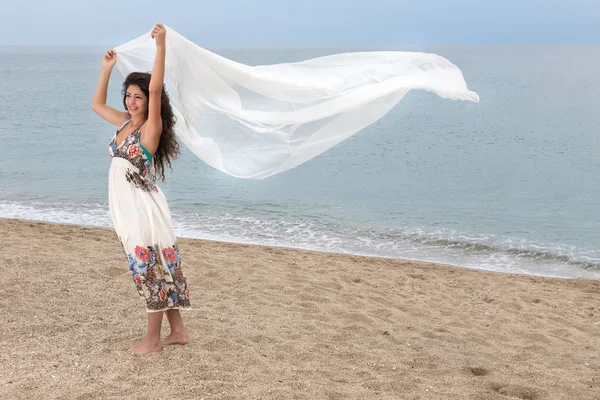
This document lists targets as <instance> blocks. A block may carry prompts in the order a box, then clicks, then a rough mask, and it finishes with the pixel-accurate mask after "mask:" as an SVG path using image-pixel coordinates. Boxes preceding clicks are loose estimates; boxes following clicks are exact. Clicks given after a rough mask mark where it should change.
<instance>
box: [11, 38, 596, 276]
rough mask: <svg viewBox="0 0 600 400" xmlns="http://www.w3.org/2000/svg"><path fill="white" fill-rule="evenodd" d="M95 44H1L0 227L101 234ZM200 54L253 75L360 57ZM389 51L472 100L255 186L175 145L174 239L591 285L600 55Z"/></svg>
mask: <svg viewBox="0 0 600 400" xmlns="http://www.w3.org/2000/svg"><path fill="white" fill-rule="evenodd" d="M105 50H107V49H106V48H101V47H10V46H9V47H0V76H1V77H2V79H0V138H1V139H2V155H1V157H0V217H3V218H21V219H27V220H39V221H48V222H59V223H70V224H79V225H86V226H100V227H111V221H110V217H109V215H108V201H107V173H108V168H109V164H110V156H109V155H108V151H107V145H108V142H109V141H110V140H111V138H112V135H113V134H114V131H115V127H113V126H111V125H110V124H108V123H106V122H104V121H103V120H102V119H101V118H100V117H98V116H97V115H96V114H95V113H94V112H93V111H92V110H91V99H92V94H93V91H94V88H95V85H96V82H97V79H98V75H99V71H100V63H101V57H102V55H103V53H104V51H105ZM210 50H213V51H215V52H218V53H219V54H221V55H223V56H225V57H228V58H231V59H234V60H236V61H239V62H243V63H246V64H251V65H258V64H271V63H279V62H289V61H300V60H304V59H307V58H311V57H316V56H321V55H325V54H332V53H338V52H342V51H358V50H365V49H237V50H236V49H222V50H219V49H210ZM387 50H408V51H424V52H433V53H437V54H440V55H442V56H444V57H446V58H448V59H449V60H450V61H452V62H453V63H455V64H456V65H458V67H459V68H460V69H461V70H462V72H463V74H464V75H465V79H466V81H467V84H468V86H469V88H470V89H471V90H473V91H475V92H477V93H478V94H479V96H480V98H481V101H480V103H479V104H476V103H470V102H459V101H450V100H444V99H441V98H439V97H437V96H435V95H433V94H431V93H427V92H417V91H415V92H410V93H409V94H408V95H407V96H406V97H405V99H404V100H403V101H402V102H401V103H400V104H399V105H398V106H397V107H396V108H394V109H393V110H392V111H391V112H390V113H389V114H387V115H386V116H385V117H384V118H382V119H381V120H379V121H378V122H377V123H375V124H373V125H371V126H369V127H368V128H366V129H364V130H363V131H361V132H359V133H358V134H356V135H355V136H353V137H352V138H350V139H348V140H347V141H345V142H343V143H341V144H339V145H338V146H336V147H334V148H332V149H331V150H329V151H327V152H325V153H324V154H322V155H320V156H318V157H316V158H314V159H312V160H310V161H309V162H307V163H305V164H303V165H300V166H298V167H296V168H294V169H292V170H289V171H286V172H284V173H281V174H279V175H276V176H273V177H270V178H267V179H264V180H244V179H238V178H233V177H230V176H228V175H225V174H223V173H222V172H219V171H216V170H214V169H212V168H211V167H209V166H207V165H206V164H204V163H203V162H202V161H200V160H199V159H198V158H196V157H195V156H194V155H193V154H191V152H189V151H188V150H187V149H186V148H185V147H183V145H182V154H181V156H180V157H179V158H178V159H177V160H176V161H175V162H174V163H173V171H169V170H167V172H168V175H167V182H166V183H164V184H162V183H161V184H160V186H161V188H162V189H163V191H164V192H165V195H166V196H167V199H168V201H169V205H170V207H171V211H172V213H173V219H174V225H175V231H176V233H177V234H178V235H179V236H181V237H190V238H200V239H209V240H222V241H229V242H240V243H253V244H268V245H272V246H285V247H293V248H302V249H313V250H319V251H325V252H335V253H348V254H359V255H371V256H380V257H391V258H402V259H413V260H422V261H431V262H441V263H447V264H454V265H459V266H463V267H468V268H477V269H485V270H494V271H502V272H516V273H524V274H533V275H541V276H557V277H565V278H594V279H597V278H600V229H599V227H600V211H599V210H600V187H599V185H598V184H597V181H598V175H599V173H600V157H599V156H600V135H599V133H600V117H598V115H600V114H599V112H598V111H599V110H600V100H599V94H600V76H599V75H598V73H597V65H599V64H600V51H599V50H600V46H566V45H565V46H420V47H418V48H417V47H411V46H406V47H399V48H395V49H390V48H387ZM121 82H122V76H120V74H119V73H118V71H117V70H116V69H115V71H114V72H113V76H112V79H111V84H110V87H109V99H108V103H109V104H110V105H113V106H116V107H120V106H121V98H120V84H121ZM115 240H117V239H116V237H115ZM5 250H6V249H5ZM8 251H10V249H8ZM183 256H184V255H183ZM184 260H185V258H184ZM124 262H125V259H124ZM184 262H185V261H184Z"/></svg>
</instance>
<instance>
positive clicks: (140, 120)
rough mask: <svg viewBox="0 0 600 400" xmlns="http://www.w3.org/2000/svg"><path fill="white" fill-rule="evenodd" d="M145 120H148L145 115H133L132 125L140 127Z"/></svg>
mask: <svg viewBox="0 0 600 400" xmlns="http://www.w3.org/2000/svg"><path fill="white" fill-rule="evenodd" d="M144 122H146V118H144V117H138V118H134V117H131V126H133V127H135V128H139V127H140V126H142V124H143V123H144Z"/></svg>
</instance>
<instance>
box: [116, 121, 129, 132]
mask: <svg viewBox="0 0 600 400" xmlns="http://www.w3.org/2000/svg"><path fill="white" fill-rule="evenodd" d="M130 121H131V120H130V119H128V120H127V121H125V122H124V123H123V125H121V126H120V127H119V129H117V132H120V131H121V129H123V128H124V127H125V125H127V124H128V123H129V122H130Z"/></svg>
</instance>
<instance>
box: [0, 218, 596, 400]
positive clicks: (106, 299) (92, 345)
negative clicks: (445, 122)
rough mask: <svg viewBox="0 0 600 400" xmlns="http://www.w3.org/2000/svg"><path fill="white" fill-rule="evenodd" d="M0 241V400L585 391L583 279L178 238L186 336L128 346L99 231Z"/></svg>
mask: <svg viewBox="0 0 600 400" xmlns="http://www.w3.org/2000/svg"><path fill="white" fill-rule="evenodd" d="M0 237H2V238H3V242H2V243H3V245H4V248H5V249H7V251H6V252H5V253H4V255H3V257H0V273H2V276H3V277H4V280H3V284H2V285H1V286H0V287H2V291H1V292H0V293H1V294H2V295H1V296H0V307H1V308H2V310H3V316H4V319H5V323H4V324H2V326H1V327H0V343H1V345H2V352H3V355H2V358H3V363H2V366H1V367H0V397H2V398H10V399H23V400H25V399H31V398H63V397H73V398H124V397H128V398H149V397H148V395H147V394H148V393H153V397H155V398H167V397H178V398H182V399H200V398H205V399H209V398H217V399H238V398H239V399H247V398H261V399H262V398H265V399H278V398H297V399H365V398H377V399H397V398H407V399H413V398H414V399H432V400H433V399H435V400H437V399H473V400H475V399H491V400H508V399H510V398H516V399H536V400H538V399H565V400H567V399H568V400H571V399H573V398H577V399H584V400H585V399H590V400H591V399H597V398H600V378H598V376H600V321H599V320H598V317H599V316H600V306H599V304H600V282H598V281H595V280H586V279H561V278H544V277H534V276H526V275H517V274H507V273H500V272H489V271H482V270H472V269H468V268H462V267H453V266H447V265H440V264H431V263H422V262H413V261H401V260H392V259H383V258H374V257H362V256H351V255H336V254H330V253H320V252H314V251H305V250H296V249H283V248H277V247H274V246H256V245H246V244H231V243H222V242H211V241H203V240H198V239H180V240H179V243H178V244H179V248H180V251H181V254H182V265H183V270H184V273H185V274H186V277H187V279H188V283H190V291H191V302H192V304H191V306H192V310H189V311H187V312H186V313H184V314H182V316H183V318H184V321H185V323H186V326H187V329H188V332H189V334H190V344H188V345H187V346H184V347H181V346H180V347H172V346H170V347H167V349H166V350H164V351H162V352H159V353H155V354H152V355H149V356H143V357H139V356H132V355H130V354H129V353H128V351H127V349H128V348H130V347H131V346H132V345H133V344H135V343H136V342H137V341H139V340H140V339H141V338H142V337H143V335H144V333H145V327H146V325H145V323H146V312H145V307H144V301H143V299H142V298H140V297H139V296H138V295H137V293H136V291H135V288H134V283H133V281H132V279H131V274H130V273H129V271H128V267H127V263H126V259H125V255H124V254H123V252H122V249H121V248H120V245H119V243H118V240H117V238H116V235H115V233H114V231H112V230H110V229H103V228H100V229H96V228H85V227H79V226H76V225H65V224H49V223H37V222H31V221H21V220H7V219H0ZM90 311H92V312H90ZM166 334H168V325H167V324H166V321H163V337H164V336H166ZM165 382H168V383H169V384H168V385H165V384H164V383H165ZM511 396H512V397H511Z"/></svg>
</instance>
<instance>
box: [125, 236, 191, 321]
mask: <svg viewBox="0 0 600 400" xmlns="http://www.w3.org/2000/svg"><path fill="white" fill-rule="evenodd" d="M158 249H160V247H159V246H157V245H155V246H147V247H145V246H136V247H135V250H134V252H133V253H127V251H125V254H126V255H127V259H128V261H129V270H130V271H131V274H132V276H133V281H134V283H135V286H136V288H137V291H138V293H139V294H140V295H141V296H143V297H145V299H146V309H147V310H148V311H165V310H168V309H175V308H189V307H190V299H189V294H190V292H189V288H188V285H187V280H186V278H185V276H184V275H183V272H182V270H181V261H180V258H179V250H178V248H177V244H174V245H173V246H170V247H166V248H163V249H162V255H163V257H161V251H160V250H158ZM166 255H168V257H167V256H166Z"/></svg>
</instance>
